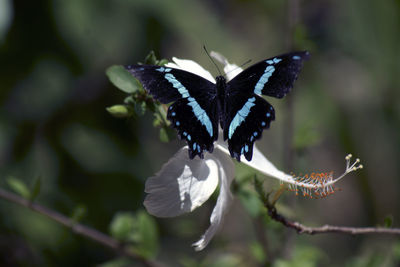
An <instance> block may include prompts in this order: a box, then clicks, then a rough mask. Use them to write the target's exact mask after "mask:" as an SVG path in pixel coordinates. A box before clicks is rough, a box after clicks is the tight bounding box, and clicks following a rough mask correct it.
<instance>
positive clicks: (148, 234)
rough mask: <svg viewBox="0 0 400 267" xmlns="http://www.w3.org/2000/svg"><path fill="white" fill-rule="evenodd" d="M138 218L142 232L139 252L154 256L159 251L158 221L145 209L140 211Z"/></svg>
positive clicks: (148, 256) (149, 256) (140, 232)
mask: <svg viewBox="0 0 400 267" xmlns="http://www.w3.org/2000/svg"><path fill="white" fill-rule="evenodd" d="M137 220H138V231H139V234H140V235H139V236H140V240H139V245H138V246H137V252H138V253H140V254H141V255H142V256H144V257H146V258H153V257H155V256H156V254H157V251H158V230H157V225H156V222H155V221H154V219H153V218H152V217H150V216H149V215H148V214H147V213H146V212H144V211H139V212H138V214H137Z"/></svg>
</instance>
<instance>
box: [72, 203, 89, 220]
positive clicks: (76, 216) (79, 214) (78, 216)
mask: <svg viewBox="0 0 400 267" xmlns="http://www.w3.org/2000/svg"><path fill="white" fill-rule="evenodd" d="M85 214H86V207H85V206H84V205H82V204H81V205H78V206H77V207H76V208H75V209H74V210H73V211H72V215H71V220H72V221H73V222H75V223H77V222H79V221H81V220H82V218H83V217H84V216H85Z"/></svg>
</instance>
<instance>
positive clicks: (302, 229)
mask: <svg viewBox="0 0 400 267" xmlns="http://www.w3.org/2000/svg"><path fill="white" fill-rule="evenodd" d="M265 206H266V207H267V209H268V215H269V216H270V217H271V218H272V219H273V220H275V221H277V222H280V223H281V224H283V225H284V226H286V227H288V228H292V229H294V230H296V232H297V233H299V234H309V235H314V234H327V233H342V234H352V235H362V234H392V235H400V228H386V227H347V226H335V225H323V226H320V227H309V226H306V225H304V224H301V223H299V222H295V221H291V220H288V219H286V218H285V217H284V216H282V215H281V214H279V213H278V211H277V210H276V208H275V207H274V206H272V205H271V204H270V203H266V204H265Z"/></svg>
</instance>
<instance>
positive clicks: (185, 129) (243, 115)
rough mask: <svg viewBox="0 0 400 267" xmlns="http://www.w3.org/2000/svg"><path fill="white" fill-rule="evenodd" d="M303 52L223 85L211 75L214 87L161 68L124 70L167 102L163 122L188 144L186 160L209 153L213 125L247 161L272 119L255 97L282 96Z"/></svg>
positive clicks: (267, 62) (214, 132)
mask: <svg viewBox="0 0 400 267" xmlns="http://www.w3.org/2000/svg"><path fill="white" fill-rule="evenodd" d="M308 57H309V53H308V52H306V51H303V52H292V53H288V54H283V55H279V56H276V57H273V58H269V59H266V60H263V61H260V62H258V63H256V64H254V65H252V66H250V67H249V68H247V69H245V70H244V71H242V72H240V73H239V74H238V75H237V76H235V77H234V78H233V79H232V80H230V81H229V82H227V81H226V79H225V77H224V76H217V77H216V83H215V84H214V83H212V82H211V81H209V80H207V79H205V78H203V77H200V76H198V75H195V74H193V73H191V72H187V71H183V70H180V69H175V68H169V67H166V66H153V65H130V66H126V69H127V70H128V71H129V72H130V73H131V74H132V75H133V76H134V77H135V78H137V79H138V80H139V81H140V82H141V83H142V85H143V87H144V89H145V90H146V91H148V92H149V93H150V94H151V95H152V96H153V97H154V98H155V99H157V100H158V101H160V102H161V103H163V104H168V103H172V104H171V105H170V106H169V108H168V114H167V118H168V119H169V120H170V121H171V123H172V126H173V127H174V128H176V129H177V131H178V136H179V137H180V138H181V139H185V140H186V141H187V144H188V146H189V149H188V151H189V158H190V159H193V158H194V157H195V156H196V155H198V156H199V157H200V158H203V157H204V154H203V153H204V151H208V152H210V153H211V152H212V151H213V148H214V145H213V144H214V141H216V140H217V139H218V125H220V126H221V128H222V130H223V138H224V140H225V141H226V140H228V149H229V152H230V154H231V156H232V157H233V158H236V159H237V160H238V161H240V156H241V155H244V157H245V158H246V159H247V160H248V161H250V160H251V159H252V156H253V144H254V142H255V141H256V140H258V139H260V138H261V134H262V131H263V130H264V129H267V128H269V126H270V123H271V121H273V120H275V111H274V108H273V107H272V105H271V104H269V103H268V102H267V101H266V100H265V99H264V98H263V97H262V96H261V95H266V96H271V97H276V98H282V97H284V96H285V95H286V94H287V93H289V91H290V90H291V88H292V87H293V83H294V81H295V80H296V79H297V75H298V73H299V72H300V69H301V68H302V65H303V61H304V60H306V59H308Z"/></svg>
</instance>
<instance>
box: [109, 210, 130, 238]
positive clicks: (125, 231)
mask: <svg viewBox="0 0 400 267" xmlns="http://www.w3.org/2000/svg"><path fill="white" fill-rule="evenodd" d="M134 230H135V217H134V216H133V214H131V213H128V212H118V213H117V214H116V215H114V218H113V220H112V221H111V224H110V233H111V235H112V236H113V237H114V238H116V239H118V240H120V241H128V240H129V236H130V234H131V233H132V232H133V231H134Z"/></svg>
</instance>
